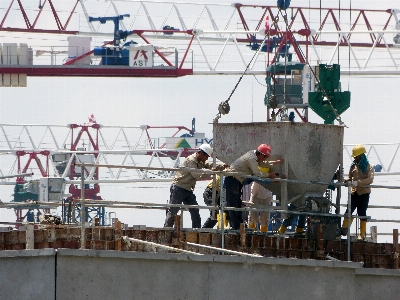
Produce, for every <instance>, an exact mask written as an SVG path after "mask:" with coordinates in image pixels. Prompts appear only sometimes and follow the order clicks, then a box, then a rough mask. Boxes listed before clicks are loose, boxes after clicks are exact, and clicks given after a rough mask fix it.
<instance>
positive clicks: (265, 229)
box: [260, 225, 268, 232]
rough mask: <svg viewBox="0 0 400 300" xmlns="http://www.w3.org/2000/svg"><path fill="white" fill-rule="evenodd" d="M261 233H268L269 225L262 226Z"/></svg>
mask: <svg viewBox="0 0 400 300" xmlns="http://www.w3.org/2000/svg"><path fill="white" fill-rule="evenodd" d="M260 231H261V232H268V225H261V226H260Z"/></svg>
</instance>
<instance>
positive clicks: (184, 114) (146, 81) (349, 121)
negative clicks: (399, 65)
mask: <svg viewBox="0 0 400 300" xmlns="http://www.w3.org/2000/svg"><path fill="white" fill-rule="evenodd" d="M188 2H190V1H188ZM4 3H6V1H1V4H2V6H3V7H4ZM207 3H220V2H219V1H207ZM241 3H242V4H259V5H274V4H275V1H270V2H268V1H267V2H265V1H241ZM321 3H322V6H323V7H327V6H329V7H338V5H339V4H340V5H341V7H349V6H350V1H321ZM319 4H320V1H292V5H294V6H309V5H310V6H314V7H318V6H319ZM351 5H352V6H353V7H357V6H358V7H359V6H360V5H362V6H363V7H365V8H371V9H372V8H379V9H382V7H384V8H385V9H386V8H395V7H396V5H397V6H398V8H400V5H399V3H397V1H379V2H378V1H361V0H358V1H356V0H353V1H351ZM3 38H4V36H3ZM7 38H8V39H11V40H12V39H13V37H10V36H9V35H8V36H7ZM22 39H23V37H21V36H19V37H18V42H22ZM3 41H4V39H3ZM30 41H32V43H34V42H35V41H33V40H30ZM28 42H29V40H28ZM397 51H400V49H398V50H397ZM239 78H240V76H238V75H213V76H210V75H196V76H186V77H181V78H162V79H160V78H89V77H86V78H72V77H71V78H62V77H52V78H50V77H30V78H28V86H27V87H26V88H0V123H1V124H57V125H60V124H61V125H64V124H70V123H84V122H86V121H87V117H88V115H90V114H94V115H95V117H96V120H97V122H98V123H100V124H106V125H118V126H140V125H151V126H171V125H182V126H186V127H189V128H190V127H191V120H192V118H195V119H196V130H197V131H198V132H204V133H205V134H206V136H211V135H212V124H211V123H212V121H213V119H214V118H215V116H216V115H217V113H218V104H219V103H220V102H222V101H225V100H227V99H228V97H229V95H230V94H231V92H232V90H233V89H234V87H235V85H236V84H237V82H238V80H239ZM341 82H342V89H343V90H349V91H351V107H350V108H349V109H348V110H347V111H346V112H345V113H343V115H342V116H341V118H342V120H343V122H344V123H345V124H346V126H347V127H346V128H345V136H344V143H345V144H358V143H366V144H368V143H398V142H399V141H398V138H397V137H398V128H399V125H398V112H397V108H398V100H397V96H398V79H397V78H396V77H395V76H343V75H342V77H341ZM264 83H265V78H264V76H263V75H257V76H255V77H254V76H244V78H243V79H242V81H241V82H240V84H239V85H238V87H237V89H236V90H235V92H234V94H233V95H232V98H231V99H230V102H229V103H230V106H231V111H230V113H229V114H228V115H224V116H222V118H221V119H220V122H227V123H230V122H264V121H266V118H267V116H266V107H265V106H264V94H265V91H266V88H265V84H264ZM309 119H310V121H311V122H315V123H323V121H322V120H321V119H320V118H319V117H318V116H316V115H315V114H314V113H313V112H312V111H311V110H310V111H309ZM296 121H299V120H298V118H297V119H296ZM327 142H329V141H327ZM393 151H394V150H392V149H391V148H390V149H389V150H387V151H386V152H385V155H384V156H383V160H384V164H388V162H389V161H390V158H391V157H392V153H393ZM373 160H375V161H373ZM376 161H377V159H376V158H374V157H372V158H371V163H374V164H375V163H377V162H376ZM349 164H350V160H349V159H347V161H346V160H345V167H346V165H347V166H348V165H349ZM392 170H393V171H400V163H398V162H397V160H396V162H395V163H394V165H393V169H392ZM376 183H377V184H382V185H396V186H399V181H398V177H396V176H390V177H379V178H378V177H376ZM168 186H169V185H168V184H161V185H160V186H158V187H157V188H156V189H154V188H153V189H152V190H151V191H150V189H145V188H143V187H139V186H136V185H135V186H132V185H131V186H128V187H116V186H113V187H112V188H109V189H107V188H104V189H102V195H103V198H105V199H113V198H114V197H115V195H117V196H118V197H120V198H121V197H126V195H131V197H132V198H134V199H137V198H140V199H146V201H148V202H153V200H154V201H158V202H159V203H166V201H167V199H168V197H169V194H168V193H169V192H168ZM204 186H205V183H204V182H200V183H199V184H198V187H197V188H196V195H197V199H198V202H199V203H200V204H202V202H203V201H202V196H201V194H202V190H203V189H204ZM9 193H10V191H7V192H2V194H0V195H1V196H0V198H1V199H2V200H3V201H4V200H5V199H7V197H9ZM133 195H136V196H135V197H134V196H133ZM378 195H379V196H378ZM152 198H157V200H155V199H152ZM150 200H151V201H150ZM342 201H343V200H342ZM398 201H399V198H398V192H397V191H393V190H390V191H381V190H379V191H375V190H374V191H373V193H372V195H371V202H370V204H371V205H372V204H376V205H378V204H388V205H398V204H397V203H398ZM371 212H373V216H372V217H373V218H375V217H376V218H377V219H378V218H381V219H383V218H386V217H387V216H390V217H388V218H393V219H395V218H396V214H393V216H391V214H392V213H393V211H392V212H390V213H389V214H388V213H387V212H382V210H373V211H371ZM138 214H139V215H140V216H139V217H135V220H134V221H133V220H132V219H131V218H130V217H129V216H130V213H126V212H124V213H121V215H123V216H125V218H126V219H125V222H126V223H129V224H132V223H133V224H138V223H136V222H145V223H146V224H148V226H162V223H163V214H164V212H163V211H160V212H157V213H156V215H151V217H149V216H148V215H146V214H145V213H143V211H140V213H138ZM207 215H208V211H206V210H205V211H202V219H203V221H204V220H205V219H206V218H207ZM135 216H137V215H136V212H135ZM0 218H1V219H2V220H7V221H12V219H13V218H14V217H13V214H10V211H7V212H4V211H0ZM186 219H187V220H186ZM188 219H189V218H188V217H186V218H185V222H187V223H185V224H186V225H188V224H189V220H188ZM139 224H140V223H139ZM380 226H382V227H383V228H384V229H383V230H384V231H385V232H390V231H391V228H396V227H397V226H396V224H393V223H391V224H390V225H387V226H386V225H380ZM354 230H355V229H354ZM383 230H382V231H383ZM379 231H380V230H379V229H378V232H379ZM387 239H389V241H391V240H390V238H388V237H385V240H383V241H386V240H387ZM381 241H382V239H381Z"/></svg>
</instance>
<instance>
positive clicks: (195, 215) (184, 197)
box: [164, 184, 201, 228]
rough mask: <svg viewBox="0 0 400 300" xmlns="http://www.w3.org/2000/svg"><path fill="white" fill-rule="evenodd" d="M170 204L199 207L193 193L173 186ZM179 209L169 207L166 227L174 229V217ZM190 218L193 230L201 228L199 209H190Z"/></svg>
mask: <svg viewBox="0 0 400 300" xmlns="http://www.w3.org/2000/svg"><path fill="white" fill-rule="evenodd" d="M169 191H170V197H169V204H182V203H183V204H185V205H198V203H197V201H196V196H195V195H194V194H193V191H188V190H185V189H183V188H180V187H179V186H176V185H174V184H173V185H171V188H170V189H169ZM179 209H180V208H179V207H169V208H168V209H167V216H166V218H165V223H164V227H172V226H173V225H174V217H175V216H176V215H177V214H178V211H179ZM189 212H190V216H191V217H192V228H200V227H201V218H200V213H199V209H198V208H189Z"/></svg>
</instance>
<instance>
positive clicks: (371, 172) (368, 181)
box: [357, 164, 374, 186]
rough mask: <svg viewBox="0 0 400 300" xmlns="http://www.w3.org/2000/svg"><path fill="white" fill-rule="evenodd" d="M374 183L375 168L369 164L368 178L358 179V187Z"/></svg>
mask: <svg viewBox="0 0 400 300" xmlns="http://www.w3.org/2000/svg"><path fill="white" fill-rule="evenodd" d="M373 181H374V167H373V166H372V165H371V164H369V165H368V169H367V178H363V179H358V180H357V185H360V186H366V185H370V184H372V182H373Z"/></svg>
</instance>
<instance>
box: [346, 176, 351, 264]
mask: <svg viewBox="0 0 400 300" xmlns="http://www.w3.org/2000/svg"><path fill="white" fill-rule="evenodd" d="M347 191H348V193H347V198H348V199H347V216H346V218H347V261H351V255H350V225H351V224H350V219H351V184H349V186H348V187H347Z"/></svg>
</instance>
